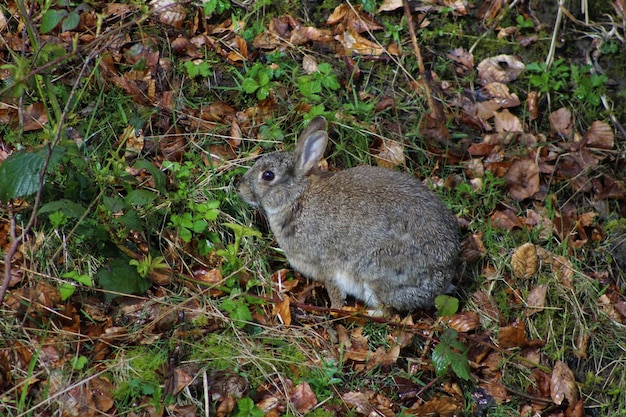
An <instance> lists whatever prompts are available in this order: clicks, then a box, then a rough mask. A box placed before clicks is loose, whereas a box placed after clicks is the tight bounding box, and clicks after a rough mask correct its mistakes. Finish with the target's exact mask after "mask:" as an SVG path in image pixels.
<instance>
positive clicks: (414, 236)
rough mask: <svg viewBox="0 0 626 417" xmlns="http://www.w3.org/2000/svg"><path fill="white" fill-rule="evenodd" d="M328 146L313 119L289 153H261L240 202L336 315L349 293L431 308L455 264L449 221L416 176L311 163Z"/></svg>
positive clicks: (454, 229)
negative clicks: (319, 287) (256, 210)
mask: <svg viewBox="0 0 626 417" xmlns="http://www.w3.org/2000/svg"><path fill="white" fill-rule="evenodd" d="M327 142H328V134H327V133H326V120H325V119H324V118H323V117H316V118H315V119H313V120H312V121H311V122H310V123H309V125H308V126H307V128H306V129H305V130H304V132H302V134H301V136H300V138H299V140H298V143H297V145H296V150H295V152H274V153H271V154H268V155H264V156H261V157H260V158H259V159H258V160H257V162H256V163H255V164H254V166H252V168H250V170H248V172H247V173H246V174H245V175H244V176H243V178H242V179H241V181H240V183H239V185H238V191H239V195H240V196H241V198H243V200H245V201H246V202H248V203H249V204H251V205H254V206H259V207H261V209H263V211H264V212H265V215H266V216H267V219H268V221H269V224H270V227H271V229H272V232H273V233H274V235H275V237H276V241H277V242H278V244H279V245H280V247H281V248H282V249H283V250H284V252H285V255H286V256H287V259H288V261H289V263H290V264H291V266H292V267H293V268H295V269H296V270H297V271H299V272H300V273H302V274H304V275H305V276H308V277H310V278H313V279H315V280H318V281H321V282H323V283H324V284H325V286H326V289H327V291H328V294H329V296H330V300H331V306H332V307H333V308H341V307H342V306H343V304H344V302H345V298H346V296H347V295H352V296H354V297H356V298H358V299H360V300H363V301H364V302H366V303H367V304H368V305H369V306H372V307H377V308H378V307H392V308H395V309H396V310H399V311H409V310H412V309H415V308H427V307H430V306H432V304H433V299H434V297H436V296H437V295H439V294H441V293H443V292H445V291H446V290H447V289H448V287H449V286H450V283H451V281H452V278H453V277H454V275H455V273H456V270H457V267H458V265H459V231H458V226H457V223H456V220H455V218H454V216H453V215H452V213H451V212H450V210H449V209H448V208H447V207H446V205H445V204H444V203H443V201H441V199H440V198H439V197H438V196H437V195H436V194H435V193H434V192H432V191H431V190H429V189H428V188H427V187H425V186H424V185H423V184H422V183H421V182H420V181H419V180H417V179H416V178H414V177H412V176H410V175H407V174H405V173H400V172H396V171H392V170H388V169H384V168H379V167H372V166H359V167H356V168H350V169H347V170H345V171H340V172H337V173H329V172H322V171H320V170H318V168H317V166H318V163H319V161H320V160H321V159H322V157H323V154H324V150H325V149H326V145H327Z"/></svg>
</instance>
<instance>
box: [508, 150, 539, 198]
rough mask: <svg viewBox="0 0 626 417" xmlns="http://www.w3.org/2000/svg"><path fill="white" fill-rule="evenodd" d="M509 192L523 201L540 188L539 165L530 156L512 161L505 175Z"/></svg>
mask: <svg viewBox="0 0 626 417" xmlns="http://www.w3.org/2000/svg"><path fill="white" fill-rule="evenodd" d="M505 179H506V183H507V186H508V188H509V194H510V195H511V197H513V198H514V199H515V200H517V201H523V200H525V199H527V198H530V197H532V196H533V195H535V194H537V193H538V192H539V190H540V181H539V167H538V166H537V163H536V162H535V161H534V160H533V159H530V158H526V159H518V160H516V161H515V162H513V165H511V167H510V168H509V170H508V171H507V173H506V176H505Z"/></svg>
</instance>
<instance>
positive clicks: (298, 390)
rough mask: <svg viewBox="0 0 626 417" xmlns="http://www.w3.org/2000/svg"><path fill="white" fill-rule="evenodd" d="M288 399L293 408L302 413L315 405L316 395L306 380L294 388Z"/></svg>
mask: <svg viewBox="0 0 626 417" xmlns="http://www.w3.org/2000/svg"><path fill="white" fill-rule="evenodd" d="M290 401H291V404H293V406H294V407H295V409H296V410H297V411H298V412H299V413H302V414H306V413H308V412H309V411H311V410H312V409H313V407H315V406H316V405H317V397H316V396H315V393H314V392H313V390H312V389H311V386H310V385H309V384H308V383H307V382H306V381H304V382H302V383H300V384H298V385H297V386H296V387H295V388H294V390H293V392H292V393H291V397H290Z"/></svg>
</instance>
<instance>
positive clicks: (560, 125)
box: [548, 107, 574, 137]
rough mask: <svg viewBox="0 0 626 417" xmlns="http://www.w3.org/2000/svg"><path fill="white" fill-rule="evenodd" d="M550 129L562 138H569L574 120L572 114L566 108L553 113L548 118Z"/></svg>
mask: <svg viewBox="0 0 626 417" xmlns="http://www.w3.org/2000/svg"><path fill="white" fill-rule="evenodd" d="M548 119H549V120H550V128H551V129H552V130H553V131H554V132H556V133H558V134H559V135H561V136H563V137H570V136H571V135H572V129H573V128H574V118H573V117H572V112H571V111H570V110H569V109H568V108H567V107H561V108H560V109H558V110H556V111H553V112H552V113H550V116H548Z"/></svg>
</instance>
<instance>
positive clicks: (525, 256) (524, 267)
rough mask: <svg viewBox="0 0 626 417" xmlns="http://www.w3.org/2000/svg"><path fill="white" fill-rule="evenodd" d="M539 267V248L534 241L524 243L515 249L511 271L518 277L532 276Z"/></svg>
mask: <svg viewBox="0 0 626 417" xmlns="http://www.w3.org/2000/svg"><path fill="white" fill-rule="evenodd" d="M538 268H539V258H538V257H537V248H536V247H535V245H533V244H532V243H530V242H528V243H524V244H523V245H522V246H520V247H518V248H517V249H515V252H513V255H512V256H511V272H513V275H514V276H516V277H517V278H530V277H531V276H533V275H534V274H535V273H536V272H537V269H538Z"/></svg>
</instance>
